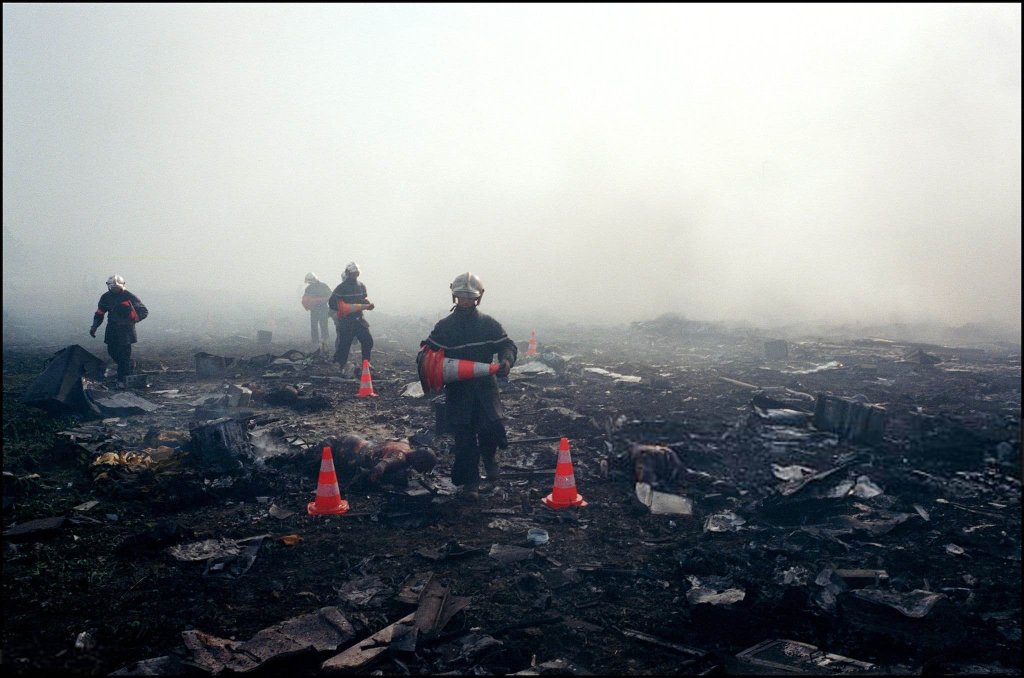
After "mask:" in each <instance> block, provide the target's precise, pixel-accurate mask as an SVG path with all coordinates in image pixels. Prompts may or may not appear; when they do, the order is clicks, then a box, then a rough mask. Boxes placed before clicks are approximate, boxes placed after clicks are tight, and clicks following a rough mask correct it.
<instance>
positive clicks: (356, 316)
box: [327, 261, 373, 369]
mask: <svg viewBox="0 0 1024 678" xmlns="http://www.w3.org/2000/svg"><path fill="white" fill-rule="evenodd" d="M339 301H344V302H345V303H347V304H368V305H369V308H368V309H367V310H373V304H371V303H370V302H369V300H368V299H367V298H366V285H364V284H363V283H361V282H359V265H358V264H356V262H354V261H350V262H349V263H348V265H347V266H345V274H344V277H343V278H342V281H341V283H340V284H339V285H338V286H337V287H335V288H334V292H333V293H332V294H331V298H330V299H329V300H328V301H327V305H328V306H329V307H330V309H331V311H332V316H333V317H334V328H335V329H336V330H337V333H338V336H337V339H336V340H335V342H334V362H336V363H338V366H339V368H340V369H344V368H345V363H347V362H348V352H349V350H350V349H351V348H352V341H353V340H354V339H358V340H359V346H360V348H361V349H362V353H363V360H367V361H368V360H369V359H370V350H371V349H372V348H373V337H372V336H370V323H368V322H366V320H364V319H363V312H362V311H353V312H352V313H349V314H348V315H346V316H344V317H342V318H339V317H338V302H339Z"/></svg>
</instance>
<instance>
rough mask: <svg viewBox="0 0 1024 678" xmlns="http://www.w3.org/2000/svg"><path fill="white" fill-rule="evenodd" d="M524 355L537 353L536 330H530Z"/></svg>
mask: <svg viewBox="0 0 1024 678" xmlns="http://www.w3.org/2000/svg"><path fill="white" fill-rule="evenodd" d="M526 355H537V330H530V341H529V342H528V343H527V345H526Z"/></svg>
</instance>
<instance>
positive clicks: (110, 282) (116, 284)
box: [107, 273, 125, 291]
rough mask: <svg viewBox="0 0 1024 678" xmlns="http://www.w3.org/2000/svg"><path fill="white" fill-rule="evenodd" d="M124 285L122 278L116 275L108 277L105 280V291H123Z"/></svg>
mask: <svg viewBox="0 0 1024 678" xmlns="http://www.w3.org/2000/svg"><path fill="white" fill-rule="evenodd" d="M124 285H125V283H124V278H122V277H121V276H119V275H117V274H116V273H115V274H114V275H112V276H110V277H109V278H107V289H108V290H111V291H114V290H123V289H124Z"/></svg>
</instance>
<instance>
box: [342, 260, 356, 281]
mask: <svg viewBox="0 0 1024 678" xmlns="http://www.w3.org/2000/svg"><path fill="white" fill-rule="evenodd" d="M353 273H355V274H357V275H358V274H359V264H357V263H356V262H354V261H350V262H348V264H346V265H345V276H344V277H346V278H347V277H349V276H350V275H352V274H353Z"/></svg>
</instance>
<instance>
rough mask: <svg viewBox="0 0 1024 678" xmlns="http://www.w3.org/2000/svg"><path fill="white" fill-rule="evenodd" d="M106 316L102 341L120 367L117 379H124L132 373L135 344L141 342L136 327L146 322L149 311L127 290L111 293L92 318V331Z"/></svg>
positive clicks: (101, 299)
mask: <svg viewBox="0 0 1024 678" xmlns="http://www.w3.org/2000/svg"><path fill="white" fill-rule="evenodd" d="M107 314H109V315H107ZM105 315H106V318H107V329H106V330H104V332H103V341H104V343H106V345H107V353H109V354H110V357H111V358H112V359H113V360H114V362H115V363H117V378H118V379H124V378H126V377H128V376H129V375H130V374H131V373H132V344H134V343H137V342H138V340H139V338H138V336H137V335H136V334H135V323H138V322H141V321H143V320H145V318H146V316H148V315H149V309H147V308H146V305H145V304H143V303H142V301H141V300H140V299H139V298H138V297H137V296H135V295H134V294H132V293H131V292H129V291H128V290H122V291H120V292H114V291H109V290H108V291H107V292H104V293H103V296H101V297H100V301H99V303H98V304H97V305H96V313H94V314H93V317H92V328H93V329H97V328H99V326H100V325H102V324H103V317H104V316H105Z"/></svg>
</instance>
